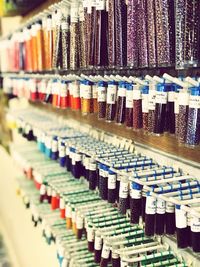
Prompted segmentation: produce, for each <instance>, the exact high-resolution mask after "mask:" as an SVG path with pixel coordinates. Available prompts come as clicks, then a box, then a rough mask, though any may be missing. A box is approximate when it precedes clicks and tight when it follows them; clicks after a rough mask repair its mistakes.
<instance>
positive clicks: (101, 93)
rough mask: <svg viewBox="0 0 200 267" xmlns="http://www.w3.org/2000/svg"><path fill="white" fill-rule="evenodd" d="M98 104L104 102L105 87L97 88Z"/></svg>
mask: <svg viewBox="0 0 200 267" xmlns="http://www.w3.org/2000/svg"><path fill="white" fill-rule="evenodd" d="M98 102H106V87H98Z"/></svg>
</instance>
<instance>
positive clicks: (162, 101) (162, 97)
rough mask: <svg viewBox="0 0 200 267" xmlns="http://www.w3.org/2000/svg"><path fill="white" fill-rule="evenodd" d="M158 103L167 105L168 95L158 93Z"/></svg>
mask: <svg viewBox="0 0 200 267" xmlns="http://www.w3.org/2000/svg"><path fill="white" fill-rule="evenodd" d="M156 103H159V104H167V93H166V92H158V91H156Z"/></svg>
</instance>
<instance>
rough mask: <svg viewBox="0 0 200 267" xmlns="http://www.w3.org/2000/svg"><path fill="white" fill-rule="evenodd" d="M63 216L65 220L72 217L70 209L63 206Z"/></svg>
mask: <svg viewBox="0 0 200 267" xmlns="http://www.w3.org/2000/svg"><path fill="white" fill-rule="evenodd" d="M65 216H66V217H67V218H71V217H72V209H71V207H70V206H68V205H66V206H65Z"/></svg>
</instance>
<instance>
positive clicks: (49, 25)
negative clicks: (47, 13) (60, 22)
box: [47, 18, 52, 31]
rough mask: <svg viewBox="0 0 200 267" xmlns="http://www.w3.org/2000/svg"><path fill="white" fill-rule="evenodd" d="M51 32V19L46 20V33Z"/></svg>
mask: <svg viewBox="0 0 200 267" xmlns="http://www.w3.org/2000/svg"><path fill="white" fill-rule="evenodd" d="M51 30H52V20H51V18H47V31H51Z"/></svg>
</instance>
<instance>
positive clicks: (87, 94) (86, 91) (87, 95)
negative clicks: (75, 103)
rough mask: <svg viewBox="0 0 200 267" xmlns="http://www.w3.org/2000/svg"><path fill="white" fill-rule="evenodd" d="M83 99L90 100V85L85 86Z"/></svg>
mask: <svg viewBox="0 0 200 267" xmlns="http://www.w3.org/2000/svg"><path fill="white" fill-rule="evenodd" d="M83 98H84V99H91V98H92V88H91V85H85V86H84V91H83Z"/></svg>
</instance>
